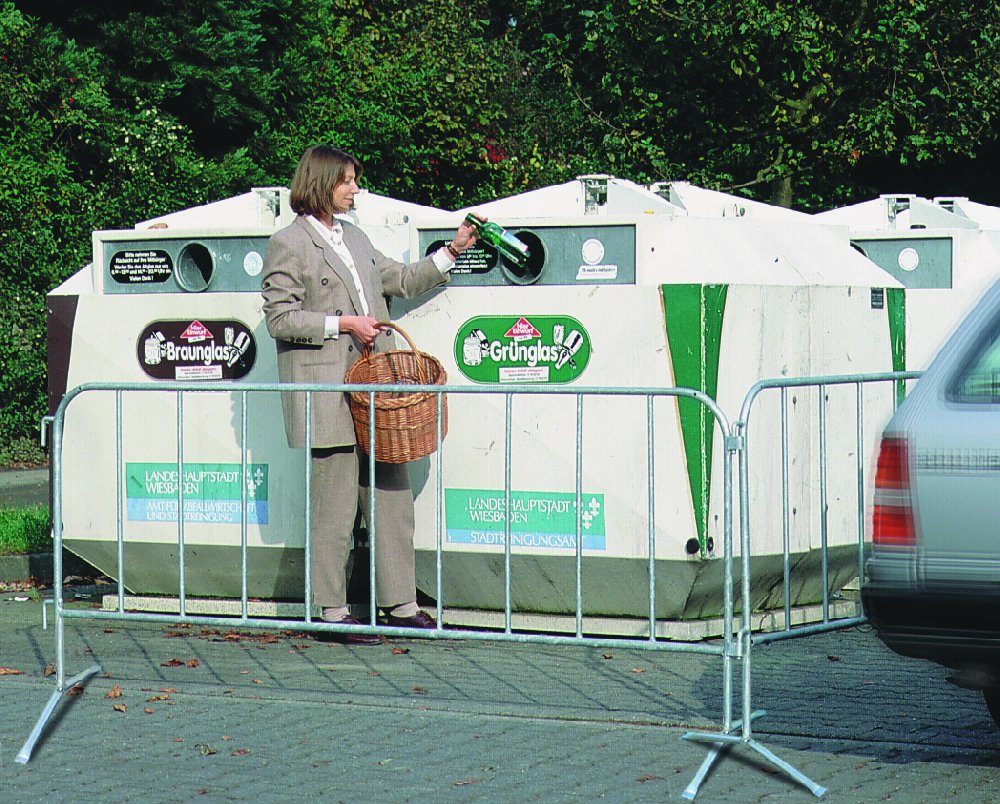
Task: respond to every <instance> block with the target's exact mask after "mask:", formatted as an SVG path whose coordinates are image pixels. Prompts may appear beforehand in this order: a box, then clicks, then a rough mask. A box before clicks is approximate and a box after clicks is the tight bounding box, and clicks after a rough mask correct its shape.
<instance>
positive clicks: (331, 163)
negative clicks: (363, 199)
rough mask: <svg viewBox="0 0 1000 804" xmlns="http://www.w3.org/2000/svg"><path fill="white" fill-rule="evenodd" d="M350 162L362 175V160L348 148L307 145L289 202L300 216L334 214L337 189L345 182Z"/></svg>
mask: <svg viewBox="0 0 1000 804" xmlns="http://www.w3.org/2000/svg"><path fill="white" fill-rule="evenodd" d="M348 165H352V166H353V167H354V178H355V180H357V179H360V178H361V174H362V173H363V172H364V168H363V167H362V166H361V162H359V161H358V159H357V158H356V157H354V156H351V155H350V154H349V153H347V151H342V150H340V148H334V147H333V146H332V145H313V146H311V147H309V148H306V152H305V153H304V154H302V158H301V159H300V160H299V166H298V167H297V168H295V175H294V176H292V186H291V188H290V198H289V203H290V204H291V206H292V210H294V211H295V212H297V213H298V214H299V215H332V214H333V213H334V212H337V211H338V210H335V209H334V208H333V188H334V187H336V186H337V185H338V184H340V183H341V182H343V181H344V174H345V173H346V172H347V167H348Z"/></svg>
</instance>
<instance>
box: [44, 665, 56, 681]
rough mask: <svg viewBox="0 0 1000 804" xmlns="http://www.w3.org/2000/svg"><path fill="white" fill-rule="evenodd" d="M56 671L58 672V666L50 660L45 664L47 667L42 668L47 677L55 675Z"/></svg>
mask: <svg viewBox="0 0 1000 804" xmlns="http://www.w3.org/2000/svg"><path fill="white" fill-rule="evenodd" d="M55 673H56V666H55V665H54V664H52V662H49V663H48V664H47V665H45V669H44V670H42V675H43V676H45V677H46V678H48V677H49V676H53V675H55Z"/></svg>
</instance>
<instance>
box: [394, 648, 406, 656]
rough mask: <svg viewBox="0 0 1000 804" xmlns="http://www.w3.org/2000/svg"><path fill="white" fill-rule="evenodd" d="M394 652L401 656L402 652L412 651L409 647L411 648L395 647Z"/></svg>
mask: <svg viewBox="0 0 1000 804" xmlns="http://www.w3.org/2000/svg"><path fill="white" fill-rule="evenodd" d="M392 652H393V653H394V654H395V655H396V656H400V655H401V654H404V653H409V652H410V649H409V648H393V649H392Z"/></svg>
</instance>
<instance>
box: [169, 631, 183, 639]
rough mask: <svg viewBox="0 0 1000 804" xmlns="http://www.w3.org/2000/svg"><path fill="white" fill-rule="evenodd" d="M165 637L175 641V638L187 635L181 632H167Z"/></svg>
mask: <svg viewBox="0 0 1000 804" xmlns="http://www.w3.org/2000/svg"><path fill="white" fill-rule="evenodd" d="M163 636H165V637H166V638H167V639H174V638H175V637H186V636H187V634H182V633H181V632H180V631H165V632H164V633H163Z"/></svg>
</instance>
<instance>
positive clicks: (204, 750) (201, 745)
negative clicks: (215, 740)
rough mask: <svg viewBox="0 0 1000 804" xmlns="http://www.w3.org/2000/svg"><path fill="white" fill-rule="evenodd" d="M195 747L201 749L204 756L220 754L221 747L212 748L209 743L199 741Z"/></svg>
mask: <svg viewBox="0 0 1000 804" xmlns="http://www.w3.org/2000/svg"><path fill="white" fill-rule="evenodd" d="M195 748H197V749H198V750H199V751H201V755H202V756H204V757H207V756H208V755H209V754H218V753H219V749H218V748H212V746H210V745H209V744H208V743H197V744H196V745H195Z"/></svg>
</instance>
